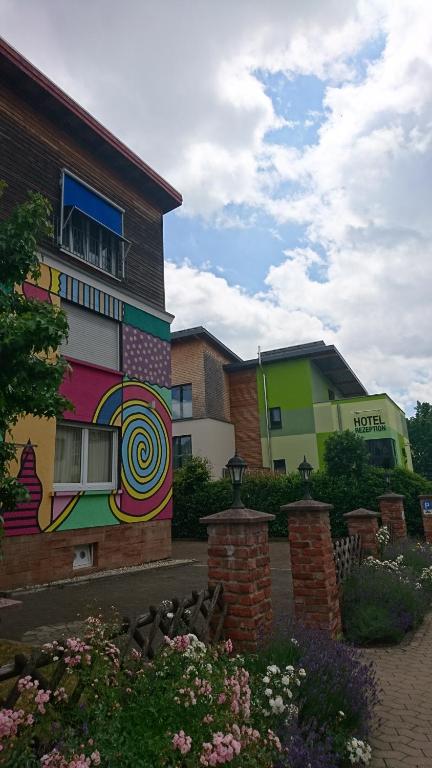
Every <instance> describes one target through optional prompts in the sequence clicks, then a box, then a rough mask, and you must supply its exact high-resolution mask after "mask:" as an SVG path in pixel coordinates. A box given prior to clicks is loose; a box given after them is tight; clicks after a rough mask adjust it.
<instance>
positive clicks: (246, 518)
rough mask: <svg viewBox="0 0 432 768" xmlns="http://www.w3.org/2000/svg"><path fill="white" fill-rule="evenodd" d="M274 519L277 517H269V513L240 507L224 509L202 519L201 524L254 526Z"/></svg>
mask: <svg viewBox="0 0 432 768" xmlns="http://www.w3.org/2000/svg"><path fill="white" fill-rule="evenodd" d="M274 519H275V516H274V515H269V514H267V512H258V510H257V509H247V508H246V507H239V508H235V509H233V508H230V509H224V510H223V511H222V512H216V514H214V515H207V516H206V517H200V523H202V524H203V525H227V524H230V525H236V524H237V525H253V524H254V523H270V522H271V521H272V520H274Z"/></svg>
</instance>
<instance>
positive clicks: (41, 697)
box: [34, 689, 51, 715]
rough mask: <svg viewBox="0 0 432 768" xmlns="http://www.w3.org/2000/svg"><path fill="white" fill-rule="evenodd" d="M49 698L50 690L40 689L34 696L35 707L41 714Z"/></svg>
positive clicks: (43, 712)
mask: <svg viewBox="0 0 432 768" xmlns="http://www.w3.org/2000/svg"><path fill="white" fill-rule="evenodd" d="M50 698H51V691H44V690H42V689H41V690H40V691H38V692H37V694H36V696H35V699H34V700H35V704H37V708H38V710H39V712H40V713H41V714H42V715H44V714H45V712H46V709H45V704H48V702H49V700H50Z"/></svg>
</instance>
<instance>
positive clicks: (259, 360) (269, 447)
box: [258, 347, 273, 469]
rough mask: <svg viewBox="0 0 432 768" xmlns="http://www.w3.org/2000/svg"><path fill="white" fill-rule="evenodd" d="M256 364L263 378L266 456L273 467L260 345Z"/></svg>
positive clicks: (265, 385)
mask: <svg viewBox="0 0 432 768" xmlns="http://www.w3.org/2000/svg"><path fill="white" fill-rule="evenodd" d="M258 365H259V367H260V369H261V374H262V378H263V386H264V407H265V417H266V431H267V450H268V457H269V464H270V469H272V468H273V456H272V449H271V438H270V423H269V409H268V401H267V377H266V375H265V373H264V368H263V365H262V362H261V347H258Z"/></svg>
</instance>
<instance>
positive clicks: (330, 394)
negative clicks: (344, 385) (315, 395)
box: [327, 389, 336, 400]
mask: <svg viewBox="0 0 432 768" xmlns="http://www.w3.org/2000/svg"><path fill="white" fill-rule="evenodd" d="M327 391H328V399H329V400H335V399H336V398H335V393H334V392H333V390H332V389H328V390H327Z"/></svg>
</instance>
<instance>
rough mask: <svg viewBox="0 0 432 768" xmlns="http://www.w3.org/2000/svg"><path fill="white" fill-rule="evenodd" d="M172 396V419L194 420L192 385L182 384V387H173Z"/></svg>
mask: <svg viewBox="0 0 432 768" xmlns="http://www.w3.org/2000/svg"><path fill="white" fill-rule="evenodd" d="M171 395H172V417H173V420H175V419H191V418H192V384H182V385H181V386H180V387H173V388H172V390H171Z"/></svg>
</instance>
